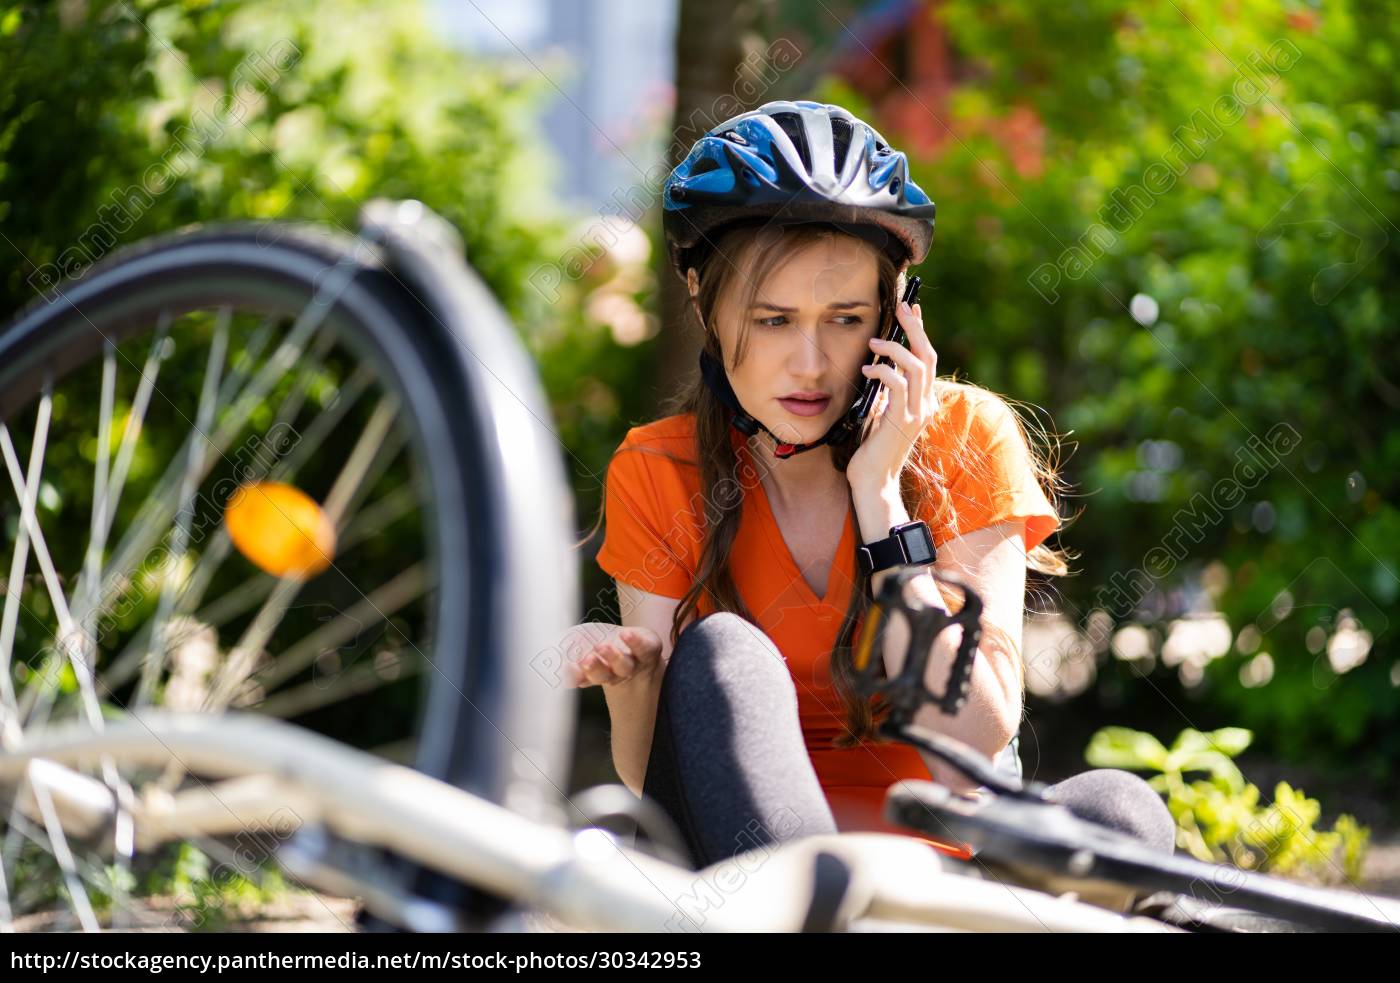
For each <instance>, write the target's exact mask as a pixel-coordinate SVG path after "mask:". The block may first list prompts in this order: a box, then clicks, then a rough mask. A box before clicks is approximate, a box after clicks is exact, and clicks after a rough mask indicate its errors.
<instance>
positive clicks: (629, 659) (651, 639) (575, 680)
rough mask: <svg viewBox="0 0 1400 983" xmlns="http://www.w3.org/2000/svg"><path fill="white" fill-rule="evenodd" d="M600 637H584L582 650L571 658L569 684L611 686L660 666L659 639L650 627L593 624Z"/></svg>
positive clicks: (568, 670)
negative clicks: (600, 630)
mask: <svg viewBox="0 0 1400 983" xmlns="http://www.w3.org/2000/svg"><path fill="white" fill-rule="evenodd" d="M590 627H594V628H598V627H601V628H602V629H603V632H602V636H601V637H594V638H592V639H591V644H589V642H587V641H585V642H583V643H582V644H581V645H580V646H579V647H580V648H582V650H583V651H582V654H581V655H580V656H579V657H578V658H577V659H572V658H570V659H569V661H568V668H567V670H566V674H567V677H568V682H569V685H570V686H574V687H578V688H583V687H586V686H611V685H613V684H615V683H625V682H628V681H629V680H632V679H637V678H640V677H642V676H647V675H650V674H652V673H654V672H656V671H657V670H658V669H660V668H661V639H660V638H658V637H657V635H656V632H654V631H652V630H651V629H650V628H625V627H622V626H620V625H594V626H590Z"/></svg>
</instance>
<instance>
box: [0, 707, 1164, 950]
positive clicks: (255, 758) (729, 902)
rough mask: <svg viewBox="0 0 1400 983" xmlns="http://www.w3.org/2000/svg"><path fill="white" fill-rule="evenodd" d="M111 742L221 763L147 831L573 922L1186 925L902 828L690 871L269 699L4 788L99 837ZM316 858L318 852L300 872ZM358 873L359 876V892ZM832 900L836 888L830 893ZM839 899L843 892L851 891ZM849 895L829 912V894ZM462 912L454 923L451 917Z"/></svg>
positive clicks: (195, 762) (164, 723) (77, 751)
mask: <svg viewBox="0 0 1400 983" xmlns="http://www.w3.org/2000/svg"><path fill="white" fill-rule="evenodd" d="M101 755H106V756H109V757H110V758H111V759H113V760H116V761H118V762H120V764H121V765H122V766H123V767H135V766H142V765H146V766H153V767H163V766H164V765H166V764H168V763H169V762H171V761H172V760H178V761H179V762H180V763H181V765H182V767H185V768H187V769H189V770H190V771H191V773H196V774H200V775H206V776H209V777H210V778H215V779H219V781H218V783H217V784H215V785H213V786H211V787H208V788H199V789H192V790H189V791H185V792H180V793H178V794H176V795H175V796H173V797H170V798H167V799H153V800H143V801H140V802H137V803H135V804H134V806H133V807H132V809H131V815H132V817H133V819H134V821H135V830H136V839H137V843H138V846H141V847H149V846H152V845H155V844H158V843H160V842H163V841H166V840H170V839H178V838H184V837H189V836H193V835H220V834H237V833H241V832H253V831H264V832H267V831H270V832H271V834H272V835H274V836H278V837H281V838H290V837H289V835H288V831H287V829H286V826H287V822H288V818H289V817H288V813H290V814H291V817H292V818H293V819H294V823H295V830H294V832H300V831H308V832H309V831H310V830H312V829H314V828H317V827H324V828H325V829H326V830H328V831H330V832H333V833H335V834H336V835H339V836H342V837H346V838H348V839H350V840H353V841H355V842H357V843H361V844H365V845H373V846H380V847H384V848H385V849H388V850H390V851H392V852H394V853H395V854H398V855H401V856H403V857H405V858H407V859H410V860H412V861H414V862H417V863H420V864H422V865H424V866H429V867H433V868H435V869H437V870H439V871H441V872H442V873H443V874H445V875H448V876H450V877H453V878H456V879H459V880H461V881H464V882H466V883H468V884H471V885H473V886H476V887H479V888H482V889H484V890H488V891H490V892H492V893H495V894H498V895H500V896H501V897H504V898H507V899H509V900H510V901H512V902H513V903H515V904H516V905H519V906H523V907H527V908H530V909H536V910H539V911H541V912H544V913H546V914H547V915H548V916H550V917H552V918H555V919H558V921H559V922H561V923H562V924H563V925H565V926H568V927H571V928H575V929H581V930H591V931H608V932H686V931H692V932H693V931H703V932H791V931H800V930H803V929H807V930H812V929H818V930H832V931H852V930H871V929H877V928H878V929H881V930H888V929H890V928H900V929H904V930H913V931H918V930H954V931H959V930H960V931H1054V932H1141V931H1147V932H1164V931H1165V932H1169V931H1174V929H1172V928H1170V927H1169V926H1166V925H1164V924H1162V923H1161V922H1158V921H1155V920H1153V919H1149V918H1143V917H1127V916H1124V915H1121V914H1117V913H1114V912H1110V911H1105V910H1103V909H1101V908H1098V907H1095V906H1093V905H1090V904H1086V903H1082V902H1078V901H1075V900H1072V899H1069V898H1057V897H1054V896H1052V895H1049V894H1046V893H1043V892H1041V891H1037V890H1033V889H1029V888H1025V887H1020V886H1016V885H1012V884H1005V883H997V882H994V881H988V880H985V879H979V878H978V877H976V876H967V875H968V874H970V873H971V869H972V868H971V867H970V865H966V864H962V863H961V862H959V861H955V860H951V859H948V858H945V857H941V856H940V855H939V854H937V853H936V852H934V851H932V850H930V849H929V848H928V847H927V846H925V845H923V844H921V843H918V842H917V841H915V840H913V839H911V838H909V837H904V836H899V835H896V834H884V833H841V834H836V835H831V836H819V837H809V838H805V839H801V840H797V841H793V842H791V843H787V844H783V845H781V846H778V847H774V848H758V849H755V850H750V851H745V852H744V853H741V854H736V856H735V857H733V858H731V859H730V860H727V861H724V862H722V863H718V864H715V865H713V866H712V867H709V868H706V869H705V870H701V871H692V870H687V869H685V868H683V867H680V866H677V865H675V864H671V863H667V862H666V861H664V860H660V859H658V858H656V857H653V856H651V855H649V854H647V853H644V852H641V851H638V850H635V849H632V848H629V847H627V846H624V845H623V844H621V843H619V842H618V841H617V840H616V838H615V837H613V836H612V835H610V834H607V833H605V832H603V831H601V830H596V829H591V830H583V831H571V830H568V829H564V828H561V827H558V826H553V825H549V824H546V823H541V822H537V821H534V820H531V819H528V818H526V817H522V816H521V815H519V814H518V813H515V812H512V811H511V810H508V809H505V808H503V807H501V806H498V805H495V804H494V803H492V802H489V801H488V800H486V799H483V798H481V797H478V796H475V795H472V794H471V793H469V792H465V791H462V790H461V789H458V788H455V787H453V786H451V785H448V784H446V783H444V782H440V781H437V780H436V779H432V778H429V777H427V776H425V775H423V774H421V773H420V772H416V771H413V770H412V769H409V768H405V767H402V766H399V765H394V764H391V763H387V762H385V761H384V760H382V759H380V758H377V757H375V756H373V755H371V754H367V753H365V752H361V751H356V750H354V749H351V748H348V747H346V746H344V745H341V744H338V743H337V742H335V741H332V740H330V739H327V738H324V737H321V736H320V735H317V734H313V733H311V732H308V731H304V730H301V729H300V728H297V727H295V726H293V725H291V724H287V723H283V722H280V721H276V720H272V719H270V718H265V717H258V716H255V715H244V714H237V713H234V714H228V715H226V716H224V717H221V718H213V717H209V716H206V715H200V714H174V713H151V714H148V715H142V716H140V717H133V718H130V719H126V720H122V721H117V722H112V723H109V724H108V726H107V728H106V729H105V730H104V731H103V732H102V733H100V734H99V733H94V732H93V731H91V730H90V729H88V728H86V727H84V726H81V725H68V726H65V727H62V728H54V729H52V730H49V731H46V732H45V733H44V734H42V735H41V736H39V737H38V738H37V739H36V740H34V741H33V742H31V743H30V744H27V745H25V746H24V747H23V748H22V749H21V750H19V751H16V752H11V753H6V754H3V755H0V788H3V789H10V790H14V791H16V792H19V790H21V789H26V788H28V789H31V790H33V789H38V792H37V795H36V793H35V792H34V791H30V792H29V793H28V800H27V802H22V803H21V807H22V808H24V809H25V810H26V811H30V810H32V812H33V813H35V814H37V813H38V812H40V811H41V810H40V804H39V802H38V801H37V798H38V797H43V796H47V797H48V798H49V799H50V801H51V804H52V806H53V809H54V810H55V811H56V813H57V814H58V815H60V816H62V817H63V820H64V823H65V829H67V830H69V831H70V832H73V833H75V834H81V833H84V832H85V833H86V834H87V835H90V836H94V835H97V834H99V833H102V832H104V831H105V830H106V829H107V827H108V825H109V824H110V822H111V821H112V819H113V817H114V816H115V815H116V804H115V802H114V801H113V799H112V796H111V792H110V790H109V789H108V788H107V787H106V786H105V785H104V784H103V783H102V782H100V781H98V780H96V779H92V778H88V777H86V776H84V775H82V774H80V773H79V772H76V771H73V770H71V768H70V767H69V766H76V765H79V764H82V763H84V762H91V761H94V760H96V759H97V758H98V757H99V756H101ZM822 858H833V859H834V860H835V861H837V862H838V863H839V864H840V865H841V866H843V867H844V868H845V870H846V873H847V875H848V876H846V877H845V878H841V879H838V881H839V883H838V885H837V888H836V890H837V891H838V895H837V896H836V897H834V898H833V897H832V896H830V895H828V896H826V897H821V895H822V893H823V885H822V883H821V879H820V877H819V876H818V875H817V870H818V869H819V868H820V867H821V865H822V864H823V863H825V864H828V865H830V864H831V859H827V860H823V859H822ZM298 873H300V874H303V875H305V874H307V873H309V871H308V870H307V869H305V868H303V869H301V870H299V871H298ZM312 873H313V876H312V880H313V882H315V883H318V884H319V885H320V886H324V887H325V888H326V889H327V890H331V891H333V892H335V893H340V894H345V893H351V892H352V891H354V892H358V893H360V894H361V895H362V896H363V897H364V899H365V901H366V904H367V905H369V906H370V907H372V908H373V907H376V906H383V907H384V909H385V910H380V911H376V913H377V914H380V915H381V916H382V917H386V918H387V917H395V916H398V915H400V914H401V912H399V911H397V910H390V909H392V908H393V902H392V899H389V898H387V897H385V896H382V895H381V893H380V892H379V891H378V890H377V889H376V887H375V885H374V884H372V883H363V882H360V881H357V880H356V879H355V878H354V877H353V876H347V875H345V874H343V873H342V874H336V873H331V872H323V873H322V875H321V876H319V877H317V876H315V875H314V872H312ZM347 889H349V890H347ZM818 902H820V903H818ZM833 902H834V903H833ZM825 909H830V910H833V911H834V914H833V915H832V917H831V919H830V923H829V924H813V923H812V921H811V913H812V912H813V911H815V910H825ZM441 927H448V926H441Z"/></svg>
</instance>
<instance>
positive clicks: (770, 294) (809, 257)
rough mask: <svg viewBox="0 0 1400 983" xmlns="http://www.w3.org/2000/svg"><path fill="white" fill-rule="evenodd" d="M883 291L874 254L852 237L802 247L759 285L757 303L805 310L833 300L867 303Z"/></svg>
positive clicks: (873, 300) (839, 237) (837, 237)
mask: <svg viewBox="0 0 1400 983" xmlns="http://www.w3.org/2000/svg"><path fill="white" fill-rule="evenodd" d="M879 291H880V266H879V263H878V262H877V260H876V258H875V255H874V253H873V251H872V250H871V249H870V247H868V246H867V245H865V243H863V242H861V241H860V240H858V239H854V238H852V237H850V236H832V237H831V238H829V239H821V240H818V241H817V242H814V243H809V244H808V245H806V246H803V247H801V248H800V249H799V250H797V251H796V252H795V253H793V255H792V256H790V257H789V258H788V259H786V260H784V261H783V262H782V264H781V265H779V266H778V267H777V268H776V269H774V270H773V272H772V273H770V274H769V275H768V277H767V278H766V280H765V281H764V282H763V283H761V284H760V285H759V289H758V296H757V298H756V302H757V301H771V302H772V303H774V304H778V305H779V306H782V307H803V306H807V305H814V304H816V305H820V304H828V303H832V302H833V301H843V300H867V301H870V302H871V303H874V302H875V301H876V300H877V299H878V296H879Z"/></svg>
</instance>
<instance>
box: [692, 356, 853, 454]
mask: <svg viewBox="0 0 1400 983" xmlns="http://www.w3.org/2000/svg"><path fill="white" fill-rule="evenodd" d="M700 375H701V377H702V378H703V379H704V380H705V385H706V386H707V387H708V388H709V390H710V392H712V393H714V394H715V396H716V397H717V398H718V399H719V401H720V402H721V403H723V404H724V405H725V406H727V407H729V409H730V410H731V411H733V414H734V415H733V416H731V417H730V420H729V422H730V425H731V426H733V427H734V429H735V430H737V431H739V432H740V433H741V434H743V435H744V436H745V437H751V436H753V435H754V434H755V433H757V432H758V431H760V430H762V431H763V432H764V433H766V434H767V435H768V436H770V437H772V438H773V455H774V456H775V457H777V458H779V459H783V460H785V459H787V458H789V457H793V456H795V455H797V454H801V453H803V452H804V451H810V450H815V449H816V448H818V447H821V446H823V445H825V444H841V443H844V442H845V441H847V440H849V439H850V437H851V428H850V426H849V424H848V423H847V420H846V417H845V416H844V415H843V416H842V417H841V419H839V420H837V421H836V422H835V423H833V424H832V425H831V426H830V427H828V428H827V431H826V433H824V434H822V435H821V437H819V438H817V439H816V440H814V441H812V442H811V443H810V444H793V443H789V442H788V441H785V440H782V439H781V438H779V437H778V435H777V434H775V433H774V432H773V431H771V430H769V429H768V428H767V427H765V426H764V425H763V424H762V423H761V422H760V421H759V420H758V419H757V418H756V417H754V416H753V415H752V414H750V413H749V412H748V411H747V410H745V409H744V407H743V406H742V405H740V403H739V397H738V396H736V395H735V394H734V387H733V386H731V385H730V384H729V376H728V374H726V373H725V371H724V366H723V365H721V364H720V363H719V360H718V359H717V358H715V357H714V356H713V355H711V354H710V353H709V351H708V350H705V349H701V351H700Z"/></svg>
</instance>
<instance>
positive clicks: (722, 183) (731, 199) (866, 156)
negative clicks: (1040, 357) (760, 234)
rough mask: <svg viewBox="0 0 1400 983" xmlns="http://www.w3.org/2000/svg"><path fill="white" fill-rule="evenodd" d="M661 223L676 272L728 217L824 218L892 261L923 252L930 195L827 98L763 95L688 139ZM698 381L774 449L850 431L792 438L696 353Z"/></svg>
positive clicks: (874, 135)
mask: <svg viewBox="0 0 1400 983" xmlns="http://www.w3.org/2000/svg"><path fill="white" fill-rule="evenodd" d="M661 201H662V227H663V229H664V231H665V235H666V244H667V251H668V253H669V255H670V259H671V265H672V267H673V268H674V269H675V271H676V274H677V275H678V276H679V277H680V278H681V279H682V280H686V279H687V277H686V270H688V269H689V268H691V267H698V266H699V261H700V258H701V256H702V255H703V254H704V252H705V251H706V250H707V249H709V248H711V247H712V245H713V235H714V234H715V233H717V232H718V231H719V230H720V228H721V227H722V226H724V225H727V224H729V223H731V222H737V221H742V220H748V219H753V218H766V219H769V220H771V221H774V222H778V223H780V224H802V223H807V222H823V223H828V224H832V225H835V226H837V227H839V228H841V229H843V230H845V231H847V232H850V233H852V234H854V235H858V236H860V237H861V238H864V239H866V240H867V241H869V242H872V243H873V244H874V245H876V246H877V248H882V249H883V250H884V251H885V252H886V253H888V255H889V256H890V258H891V259H892V260H893V261H894V263H895V265H896V266H900V265H902V264H903V263H905V262H906V261H907V262H908V263H909V264H910V265H913V264H916V263H919V262H922V261H923V259H924V257H925V256H926V255H928V250H929V246H930V244H931V243H932V241H933V224H934V204H933V202H932V201H930V200H929V197H928V195H927V194H925V193H924V191H923V189H922V188H920V187H919V186H918V185H917V184H915V183H914V182H913V181H911V180H910V179H909V161H908V158H907V157H905V155H904V154H903V153H901V152H900V151H897V150H895V149H893V148H892V147H890V146H889V144H887V143H886V142H885V139H884V137H882V136H880V134H879V133H878V132H877V131H876V130H875V128H874V127H872V126H870V125H869V124H867V123H864V122H862V121H861V120H859V119H857V118H856V117H855V116H853V115H852V114H851V113H849V112H847V111H846V110H844V109H842V108H841V107H840V106H833V105H830V104H828V103H819V102H809V101H805V100H800V101H797V102H768V103H764V104H763V105H762V106H759V107H758V108H757V109H755V110H753V111H752V112H747V113H741V114H740V115H738V116H735V117H733V118H732V119H728V120H725V121H724V122H723V123H720V124H719V125H718V126H716V127H714V128H713V129H711V130H710V131H709V132H707V133H706V134H705V135H704V136H703V137H701V138H700V139H699V140H697V141H696V142H695V146H693V147H692V148H691V150H690V153H689V154H687V155H686V158H685V160H683V161H681V163H680V164H678V165H677V166H676V168H675V169H674V170H673V171H671V173H670V175H669V176H668V177H667V179H666V183H665V185H664V186H663V188H662V196H661ZM700 368H701V373H702V377H703V378H704V380H705V383H706V385H707V386H708V387H709V388H710V389H711V391H713V392H714V393H715V395H716V396H717V397H718V398H719V399H720V400H721V401H722V402H723V403H724V404H725V405H726V406H728V407H729V408H730V409H731V410H732V411H733V412H734V416H733V418H732V423H733V425H734V426H735V427H736V429H738V430H739V431H740V432H741V433H743V434H744V435H745V436H748V435H751V434H753V433H754V432H756V431H757V430H760V429H761V430H763V431H764V432H765V433H767V434H768V435H769V436H771V437H772V438H773V440H774V444H775V454H776V455H777V456H778V457H791V456H792V455H793V454H799V453H801V452H803V451H807V450H812V449H813V448H816V447H820V446H822V445H823V444H826V443H828V442H832V441H833V440H834V439H835V440H841V441H844V440H847V439H849V438H850V437H851V436H852V434H851V431H850V428H849V427H845V426H843V424H844V423H845V420H846V418H845V415H843V417H842V419H840V420H837V421H836V423H834V424H832V426H831V428H830V429H828V430H827V432H826V433H825V434H824V435H822V437H821V439H819V440H816V441H813V442H812V443H810V444H792V443H789V442H786V441H783V440H781V439H780V438H779V437H778V436H777V435H776V434H774V433H773V432H772V431H771V430H769V429H768V428H767V427H765V426H764V425H763V424H762V423H760V422H759V421H758V420H757V419H756V418H754V417H753V416H751V415H750V414H749V413H747V412H746V411H745V410H744V408H743V407H742V406H741V405H740V404H739V400H738V398H737V397H736V396H735V394H734V391H733V389H732V387H731V386H730V385H729V379H728V376H727V374H726V373H725V371H724V367H723V366H722V365H719V364H718V363H717V362H716V360H715V359H714V358H713V356H711V355H710V354H709V353H708V352H707V351H704V350H703V349H702V351H701V353H700Z"/></svg>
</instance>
